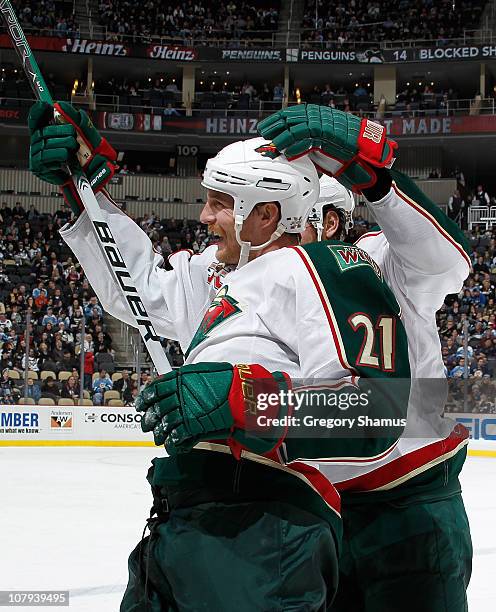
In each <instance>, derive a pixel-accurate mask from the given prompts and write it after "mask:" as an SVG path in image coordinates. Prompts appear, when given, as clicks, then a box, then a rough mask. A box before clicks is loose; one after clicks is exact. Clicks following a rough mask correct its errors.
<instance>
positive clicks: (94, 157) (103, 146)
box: [28, 102, 116, 215]
mask: <svg viewBox="0 0 496 612" xmlns="http://www.w3.org/2000/svg"><path fill="white" fill-rule="evenodd" d="M55 108H56V110H57V112H58V114H59V115H61V116H62V120H63V121H65V123H59V124H56V125H49V124H50V122H51V121H53V118H54V107H52V106H50V105H49V104H47V103H46V102H36V103H35V104H34V105H33V106H32V107H31V110H30V113H29V118H28V126H29V130H30V133H31V146H30V152H29V167H30V170H31V171H32V172H33V174H35V175H36V176H37V177H38V178H40V179H41V180H42V181H45V182H47V183H50V184H52V185H57V186H58V187H59V188H60V191H61V193H62V195H63V196H64V199H65V201H66V203H67V204H68V205H69V206H70V207H71V209H72V211H73V212H74V214H75V215H79V213H80V212H81V211H82V210H83V204H82V202H81V201H80V198H79V196H78V193H77V191H76V190H75V188H74V184H73V181H72V179H71V178H70V177H69V175H68V173H67V168H69V169H70V171H71V173H72V174H76V175H79V174H81V173H82V172H83V170H84V172H85V174H86V176H87V177H88V180H89V181H90V183H91V185H92V187H93V190H94V191H98V190H100V189H102V188H103V187H104V186H105V184H106V183H107V182H108V181H109V180H110V178H111V177H112V176H113V174H114V172H115V169H116V166H115V163H114V162H115V159H116V153H115V151H114V150H113V149H112V147H111V146H110V145H109V144H108V143H107V141H106V140H105V139H103V138H102V137H101V136H100V135H99V134H98V132H97V130H95V128H94V127H93V126H92V124H91V121H90V120H89V118H88V116H87V115H86V113H84V111H76V109H74V107H72V106H71V105H70V104H67V103H66V102H61V103H60V104H55ZM69 113H72V116H71V115H70V114H69ZM76 114H77V115H78V117H76V116H75V115H76ZM69 119H71V120H70V121H69ZM75 119H78V120H79V122H80V123H81V125H80V126H79V127H78V126H77V125H76V124H75ZM78 138H79V140H80V141H82V142H84V143H85V147H84V149H85V151H86V159H85V163H84V169H83V168H82V167H81V163H80V161H79V160H78V155H79V156H81V155H80V152H81V146H80V142H78Z"/></svg>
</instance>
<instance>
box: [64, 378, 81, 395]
mask: <svg viewBox="0 0 496 612" xmlns="http://www.w3.org/2000/svg"><path fill="white" fill-rule="evenodd" d="M61 396H62V397H66V398H68V399H72V400H74V401H76V400H77V399H78V398H79V387H78V385H77V382H76V379H75V378H74V376H69V378H68V379H67V380H66V381H65V382H64V384H63V385H62V390H61Z"/></svg>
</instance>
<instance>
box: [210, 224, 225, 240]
mask: <svg viewBox="0 0 496 612" xmlns="http://www.w3.org/2000/svg"><path fill="white" fill-rule="evenodd" d="M208 233H209V234H213V235H216V236H220V237H221V238H225V237H226V234H225V233H224V231H223V230H222V229H221V228H220V227H219V226H218V225H209V226H208Z"/></svg>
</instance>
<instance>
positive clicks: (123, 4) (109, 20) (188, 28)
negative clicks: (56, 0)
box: [99, 0, 279, 43]
mask: <svg viewBox="0 0 496 612" xmlns="http://www.w3.org/2000/svg"><path fill="white" fill-rule="evenodd" d="M274 5H275V6H274ZM278 10H279V1H278V0H270V2H269V0H267V1H264V0H249V1H248V2H244V1H242V0H237V2H234V0H228V2H226V4H223V3H220V4H217V3H205V2H200V1H199V0H188V1H187V2H185V3H182V4H175V5H174V4H173V3H171V4H169V3H167V4H165V3H161V2H152V1H149V2H144V3H140V4H138V3H136V2H129V1H128V0H101V2H100V5H99V22H100V25H102V26H105V27H106V29H107V37H108V38H110V39H117V40H123V39H125V38H124V37H133V38H135V39H140V38H145V39H146V38H149V37H151V36H160V37H163V38H173V39H178V40H179V41H185V40H188V41H191V40H192V39H193V40H195V41H196V42H198V43H201V42H202V41H208V42H209V43H212V42H214V41H215V40H223V39H244V38H247V39H250V38H265V37H270V36H271V33H272V32H273V31H274V30H276V29H277V20H278Z"/></svg>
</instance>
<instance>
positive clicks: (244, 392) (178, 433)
mask: <svg viewBox="0 0 496 612" xmlns="http://www.w3.org/2000/svg"><path fill="white" fill-rule="evenodd" d="M289 386H290V381H289V378H288V377H287V375H286V374H284V373H282V372H274V373H272V374H271V373H270V372H268V371H267V370H266V369H265V368H263V367H262V366H259V365H235V366H233V365H231V364H229V363H198V364H193V365H186V366H183V367H181V368H179V369H177V370H174V371H172V372H170V373H168V374H165V375H164V376H160V377H159V378H157V379H155V380H154V381H153V382H152V383H151V384H150V385H149V386H147V387H146V388H145V389H143V391H142V392H141V393H140V394H139V396H138V398H137V400H136V410H138V411H139V412H144V414H143V417H142V420H141V428H142V430H143V431H144V432H148V431H153V435H154V439H155V444H156V445H157V446H160V445H162V444H164V443H165V448H166V450H167V452H168V453H169V454H175V453H178V452H185V451H189V450H191V449H192V448H193V446H195V444H197V443H198V442H200V441H202V440H218V441H219V440H222V441H224V440H227V443H228V444H229V446H230V447H231V451H232V452H233V454H234V456H235V457H236V458H238V459H239V457H240V456H241V451H242V450H243V449H248V450H250V451H252V452H255V453H258V454H265V453H268V452H271V451H274V450H275V449H276V448H277V447H278V446H279V445H280V444H281V443H282V441H283V439H284V436H285V433H286V428H284V427H280V426H279V425H278V423H277V422H276V423H275V424H274V422H273V419H276V418H277V419H279V418H280V417H281V416H285V415H287V414H289V410H290V406H289V405H288V403H287V402H273V403H275V405H269V402H265V403H261V402H260V401H259V400H260V398H267V395H265V394H269V393H275V394H279V392H280V391H281V390H287V389H288V388H289ZM277 397H280V396H279V395H277ZM260 415H263V416H264V417H268V418H265V419H263V420H262V422H259V419H258V417H259V416H260Z"/></svg>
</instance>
